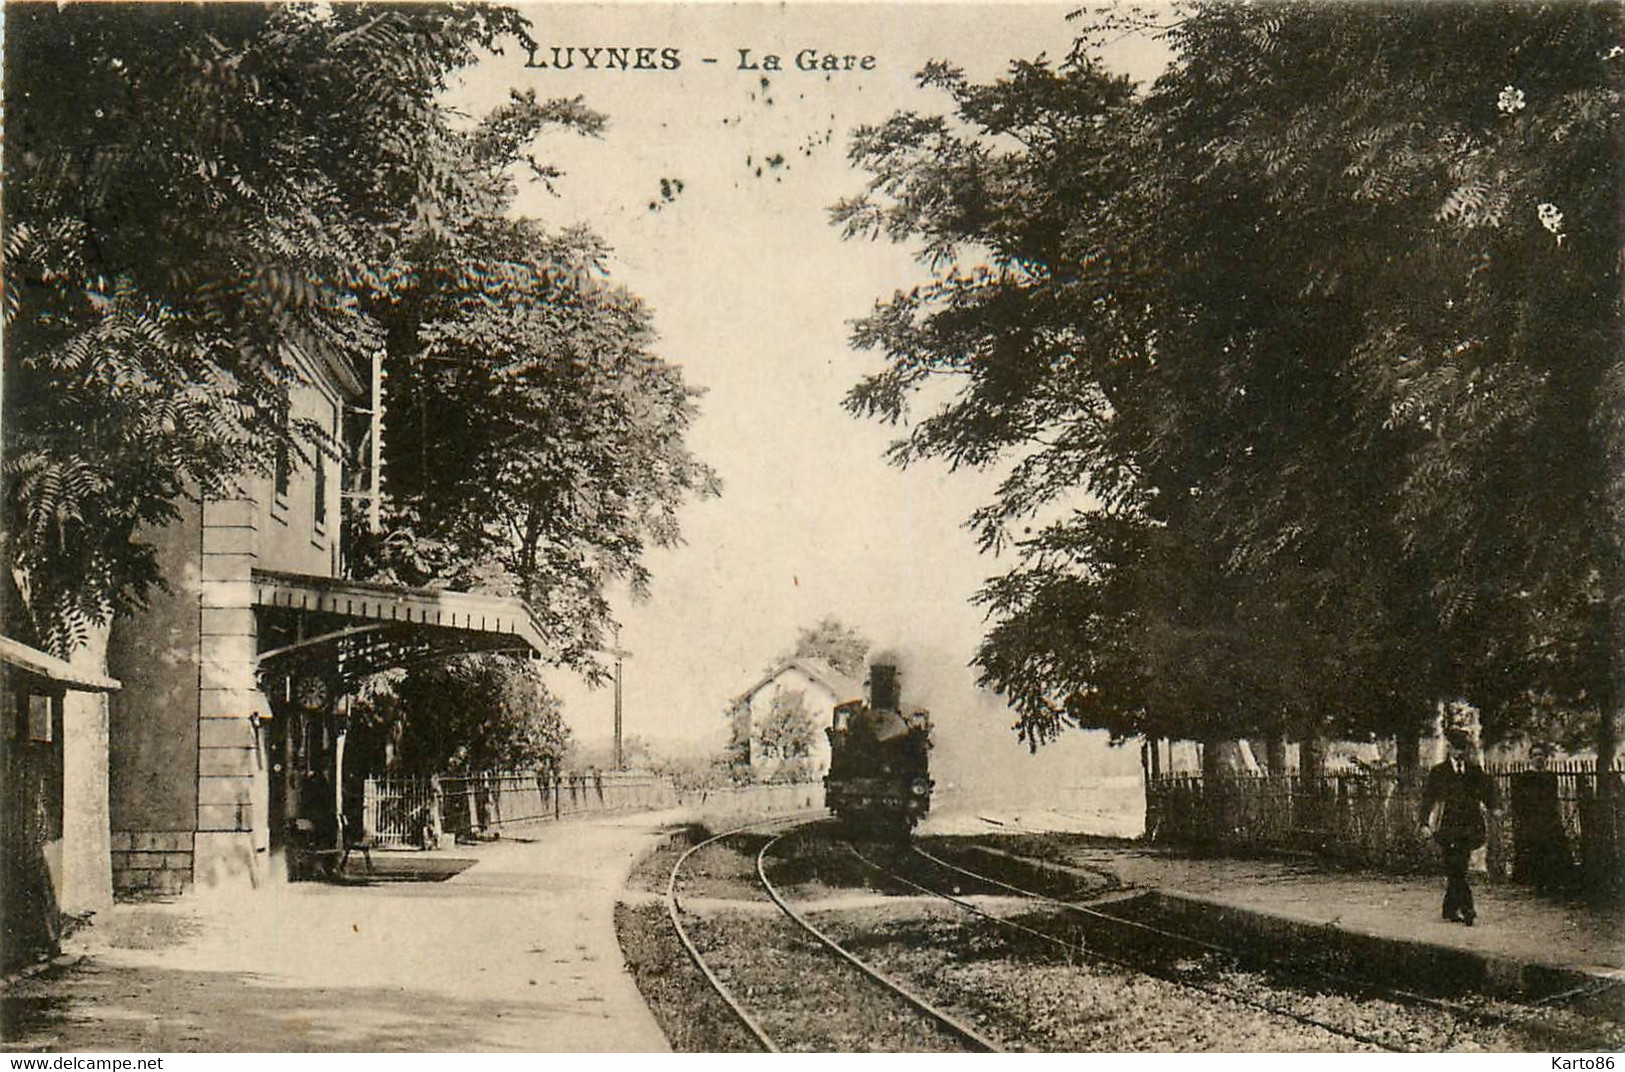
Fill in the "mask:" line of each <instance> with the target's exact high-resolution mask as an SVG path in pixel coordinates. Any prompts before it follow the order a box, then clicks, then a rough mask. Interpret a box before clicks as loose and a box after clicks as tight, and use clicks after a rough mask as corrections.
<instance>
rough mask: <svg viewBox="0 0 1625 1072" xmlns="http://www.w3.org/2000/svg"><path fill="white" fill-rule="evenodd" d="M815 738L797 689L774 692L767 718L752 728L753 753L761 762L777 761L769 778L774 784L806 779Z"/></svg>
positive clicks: (815, 732) (808, 713)
mask: <svg viewBox="0 0 1625 1072" xmlns="http://www.w3.org/2000/svg"><path fill="white" fill-rule="evenodd" d="M817 734H818V727H817V726H816V725H814V723H813V717H812V712H810V711H808V710H807V704H806V695H805V694H804V693H803V692H802V691H801V690H800V689H780V690H778V691H776V692H774V694H773V702H772V704H771V706H770V707H769V708H768V711H767V715H766V716H765V717H764V718H762V719H761V720H760V721H759V722H758V723H757V725H755V726H753V727H752V737H753V738H754V743H755V747H756V750H757V752H758V753H759V754H760V755H761V757H762V758H764V759H776V760H778V763H777V765H776V767H775V770H774V774H773V777H774V779H775V780H776V781H790V782H799V781H805V780H806V779H807V777H808V776H809V774H810V768H809V762H808V760H809V757H810V756H811V755H812V749H813V743H814V741H815V740H816V739H817ZM751 758H752V759H755V758H756V757H755V756H754V755H753V756H752V757H751Z"/></svg>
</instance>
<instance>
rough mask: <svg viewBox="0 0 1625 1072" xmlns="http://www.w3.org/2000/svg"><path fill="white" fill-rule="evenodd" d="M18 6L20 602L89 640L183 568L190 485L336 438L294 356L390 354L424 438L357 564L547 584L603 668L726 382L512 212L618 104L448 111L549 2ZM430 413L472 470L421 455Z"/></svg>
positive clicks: (521, 100)
mask: <svg viewBox="0 0 1625 1072" xmlns="http://www.w3.org/2000/svg"><path fill="white" fill-rule="evenodd" d="M13 15H14V17H13V18H11V19H8V25H7V30H8V32H7V34H6V62H7V76H8V77H7V89H8V92H7V99H6V104H7V119H8V159H7V187H8V189H7V212H6V221H5V235H4V248H5V301H6V304H5V308H4V313H5V325H6V347H5V355H6V357H5V360H6V370H5V392H6V394H5V399H4V402H5V407H6V422H5V442H4V451H5V475H6V478H7V485H6V495H5V513H4V520H3V526H4V528H3V543H4V548H5V553H6V558H7V565H8V566H9V567H10V569H9V572H10V573H11V574H12V577H11V578H10V579H11V580H12V581H14V582H15V586H16V590H17V591H16V596H17V600H18V602H19V603H20V604H21V609H22V610H24V611H25V612H26V613H25V614H22V615H18V614H13V615H11V616H10V617H9V618H8V624H7V628H8V629H11V630H13V631H17V630H19V629H20V628H21V625H20V620H21V619H26V620H27V621H28V623H29V624H31V625H32V631H33V632H34V633H35V634H36V635H37V636H38V637H39V638H40V639H41V640H42V642H44V643H45V644H47V646H49V647H51V648H53V649H54V650H57V651H59V652H62V653H67V652H69V651H71V650H72V649H73V648H75V646H76V645H78V644H80V643H81V642H82V641H83V640H85V639H86V638H87V637H89V636H91V634H92V630H93V629H98V628H99V629H100V630H101V632H100V634H99V635H101V636H103V637H104V636H105V626H106V623H107V622H108V621H109V620H110V619H111V618H112V617H113V616H114V615H117V614H121V613H127V612H129V611H132V610H134V609H136V608H137V607H139V606H140V604H141V602H142V599H143V597H144V594H145V593H146V592H147V591H148V590H149V589H150V588H151V586H152V585H154V584H157V583H161V578H159V577H158V575H157V569H156V563H155V561H154V558H153V552H152V548H151V547H150V546H149V545H148V544H147V543H146V542H145V540H144V534H145V533H147V532H149V531H150V530H152V529H154V528H156V527H160V526H162V525H164V524H165V523H167V522H169V521H170V520H172V519H174V518H175V517H176V516H177V504H178V503H179V502H181V501H183V500H184V499H185V498H188V497H191V498H199V497H202V498H208V497H217V496H225V495H230V494H233V493H235V492H236V491H237V489H238V487H239V485H240V483H241V482H242V480H243V479H244V478H245V477H247V476H249V475H251V474H253V473H255V472H261V473H264V472H265V471H266V469H267V468H268V466H269V465H270V460H271V459H274V458H276V457H277V456H278V455H279V453H283V452H284V451H287V452H291V454H292V455H293V456H294V457H295V458H302V459H305V460H308V459H309V458H310V457H312V456H313V455H314V453H316V452H320V451H330V450H333V449H335V447H336V444H334V443H332V442H331V441H330V440H329V439H328V438H327V436H326V435H325V433H323V432H322V431H321V430H320V429H317V428H315V427H313V426H301V425H298V424H294V425H290V424H289V422H288V421H287V419H286V418H287V412H288V388H289V383H290V380H291V378H292V377H293V376H294V375H295V373H294V372H293V371H292V366H291V365H290V364H289V363H288V362H286V361H285V360H284V357H285V355H286V354H287V352H288V351H289V349H291V348H298V349H301V350H304V351H305V352H307V353H309V354H311V355H312V356H313V357H319V356H321V355H323V354H331V355H335V356H337V357H340V358H345V359H349V360H351V361H354V362H356V363H357V364H358V365H362V366H364V365H365V363H366V362H367V361H369V360H370V359H371V357H372V356H373V354H375V353H376V352H378V351H379V349H380V348H383V349H384V350H386V351H387V357H386V365H387V367H388V370H389V373H390V377H391V378H390V402H391V404H392V405H393V406H395V407H397V412H396V417H397V419H399V420H402V421H405V422H408V423H406V424H405V426H404V427H403V428H402V431H403V432H404V433H405V434H404V435H403V436H402V437H401V438H399V439H397V440H395V441H394V446H393V448H392V452H391V459H390V460H391V461H392V462H404V463H407V464H406V467H405V468H403V469H402V470H400V471H399V472H398V473H397V476H398V477H399V487H398V490H399V495H398V497H397V500H396V503H395V505H394V508H393V515H392V517H391V521H392V523H393V535H395V536H396V537H397V539H396V540H395V542H393V543H390V544H387V545H385V546H382V547H379V546H373V547H363V548H360V550H361V552H362V553H361V554H360V555H359V556H357V558H356V559H355V564H356V565H357V567H358V568H360V569H362V570H363V571H365V572H368V573H369V574H370V575H372V576H379V577H387V576H388V575H390V574H391V572H393V573H395V574H397V575H400V576H403V577H408V578H409V579H411V580H413V581H414V582H421V583H449V582H457V583H465V584H473V585H479V586H482V587H486V588H490V589H496V590H499V591H506V592H511V593H513V594H518V595H522V596H525V597H526V598H529V599H531V600H533V601H534V603H535V605H536V609H537V610H539V611H540V612H541V614H542V617H543V619H544V622H545V623H546V625H547V626H548V630H549V633H550V639H551V640H553V641H554V642H555V645H556V647H557V649H558V652H559V655H560V659H561V661H564V662H566V663H571V664H575V665H585V666H588V667H589V668H590V667H591V666H592V664H591V662H590V656H589V654H588V653H589V652H590V650H591V649H592V648H594V647H596V646H597V643H596V630H597V628H598V626H599V624H600V623H602V622H603V621H604V620H605V619H606V618H607V615H608V610H607V605H606V603H605V601H604V597H603V591H602V589H603V587H604V585H605V584H606V583H608V581H609V580H611V579H613V578H625V579H627V580H629V581H630V582H631V584H632V586H633V588H634V590H637V589H639V588H641V587H642V586H643V585H644V584H645V583H646V580H647V578H646V574H645V572H644V570H643V567H642V565H641V563H640V555H641V552H642V550H643V547H644V546H645V544H646V543H649V542H653V543H656V544H670V543H672V542H674V541H675V540H676V539H677V528H676V520H675V510H676V506H677V503H678V501H679V500H680V498H681V497H682V496H683V495H685V494H687V493H688V492H690V491H699V492H702V493H704V492H710V491H714V490H715V481H714V477H713V476H712V475H711V474H710V471H709V470H707V469H705V468H704V467H703V466H701V465H699V463H697V462H696V461H695V460H694V459H693V458H692V457H690V456H689V455H688V453H687V452H686V450H685V449H684V448H683V446H682V443H681V437H682V436H683V434H684V433H685V432H686V430H687V427H688V425H689V423H690V422H691V421H692V418H693V413H694V409H693V404H694V397H695V393H694V392H693V391H692V390H691V389H690V388H688V387H687V386H686V385H685V384H684V383H683V381H682V378H681V376H680V374H679V372H678V370H676V369H675V368H674V367H672V366H670V365H669V364H667V363H664V362H662V361H660V360H659V359H658V358H656V357H654V356H653V355H651V354H650V353H649V352H648V346H649V345H650V341H651V332H650V330H649V325H648V317H647V313H646V312H645V311H644V310H643V309H642V307H641V306H640V305H639V303H638V302H637V300H636V299H635V298H633V297H631V296H629V295H627V294H625V293H623V292H620V291H615V290H611V289H610V288H609V287H608V286H607V285H604V283H603V281H602V279H601V275H602V273H601V271H600V268H601V264H600V262H601V250H600V248H599V246H598V244H597V242H596V240H595V239H593V238H592V237H591V236H589V235H587V234H586V233H584V232H580V231H572V232H565V233H562V234H552V233H548V232H545V231H543V230H542V229H541V228H540V227H539V226H538V225H536V224H535V223H534V222H530V221H524V220H515V219H510V218H509V215H508V213H509V210H510V209H511V207H512V203H513V196H514V192H515V189H516V181H517V179H516V176H517V174H519V173H520V172H522V171H525V170H528V172H529V173H530V175H531V177H532V178H533V179H536V180H538V181H543V182H551V181H553V180H554V179H556V178H557V177H558V174H557V172H556V171H555V170H553V169H551V168H549V167H547V166H546V165H545V164H542V163H540V162H538V161H537V160H536V158H535V157H534V155H533V154H532V148H531V146H532V143H533V141H534V140H535V138H536V137H537V136H538V135H539V134H540V133H541V132H543V131H545V130H548V129H570V130H575V131H579V132H583V133H587V134H591V133H595V132H596V131H597V130H599V129H600V128H601V127H602V124H603V118H602V117H601V116H598V115H596V114H595V113H592V112H590V111H589V110H587V109H586V108H584V107H583V106H582V105H581V104H580V102H579V101H569V100H556V101H539V100H537V98H536V97H535V95H534V94H533V93H531V94H515V95H514V96H513V97H512V98H511V99H510V100H509V101H508V102H507V103H506V104H505V105H503V106H502V107H499V108H497V109H496V110H495V111H494V112H493V113H492V114H490V115H488V116H486V117H483V119H481V120H480V121H479V122H477V123H475V124H472V125H470V124H468V123H466V122H464V121H463V120H462V118H461V117H458V116H455V115H453V114H451V113H450V112H448V111H447V110H446V109H445V108H444V107H442V106H441V105H440V104H439V103H438V97H439V96H440V94H441V93H442V91H443V90H445V89H446V87H447V85H448V81H449V79H450V78H451V76H452V75H453V74H454V73H455V72H456V71H458V70H459V69H461V68H463V67H465V66H467V65H468V64H470V63H473V62H474V61H475V60H476V59H477V58H478V57H479V56H480V55H481V54H484V53H489V52H492V51H499V50H500V45H501V43H502V42H503V41H504V40H505V39H509V38H518V39H519V40H521V41H528V40H529V38H528V36H527V33H526V26H527V23H526V22H525V20H524V19H523V18H522V17H521V16H519V15H518V14H517V13H515V12H513V11H511V10H509V9H506V8H500V7H488V6H485V5H482V4H419V5H391V6H382V5H369V4H343V5H336V6H331V7H329V6H327V5H284V4H276V5H251V4H232V5H214V6H204V7H196V8H163V9H152V10H149V9H146V8H141V7H139V6H136V5H88V4H87V5H63V6H55V7H53V6H49V5H39V6H34V7H29V8H26V9H18V11H17V12H14V13H13ZM437 391H445V392H446V401H448V402H449V403H451V404H452V405H451V406H450V407H449V408H448V407H447V406H437V405H436V404H434V403H432V402H430V401H428V400H429V399H431V398H432V397H433V395H434V393H435V392H437ZM457 406H460V407H462V408H460V409H457V408H456V407H457ZM487 421H489V423H488V424H487V423H486V422H487ZM414 423H415V424H416V431H419V432H421V433H423V435H422V439H421V440H420V441H419V442H418V443H417V444H416V445H417V448H418V450H420V451H421V452H424V453H423V454H422V457H429V456H430V455H429V453H427V452H431V451H438V452H439V453H437V454H435V455H433V456H434V457H435V459H436V463H435V464H436V465H437V466H440V465H444V466H445V468H446V471H445V472H444V473H436V474H430V475H428V476H425V477H424V478H423V479H415V478H414V475H413V470H412V468H411V466H410V463H411V462H415V461H419V460H420V459H419V458H413V457H410V452H411V449H412V439H411V435H412V432H411V431H410V429H412V428H413V424H414ZM476 434H478V435H481V436H483V439H482V440H481V441H480V442H478V443H476V444H474V446H476V447H478V448H479V454H478V457H477V458H475V457H473V453H474V452H473V451H470V450H467V449H465V448H466V447H468V446H469V443H468V440H469V438H471V437H472V436H474V435H476ZM459 459H463V460H467V461H469V462H470V465H471V466H472V468H457V467H455V466H454V465H453V464H452V463H453V462H454V461H456V460H459ZM485 486H489V487H491V488H492V491H491V493H490V494H487V495H481V496H473V495H470V494H469V491H470V489H471V488H482V487H485ZM512 524H517V525H518V526H520V528H519V531H518V532H517V533H514V532H509V531H508V530H507V528H506V526H509V525H512ZM352 532H353V526H352ZM414 542H416V543H417V546H416V547H415V548H406V547H405V545H410V544H412V543H414ZM97 647H98V650H97V651H95V652H93V653H92V658H93V660H94V661H96V662H99V663H104V662H105V652H104V651H102V650H100V649H101V647H103V645H98V646H97Z"/></svg>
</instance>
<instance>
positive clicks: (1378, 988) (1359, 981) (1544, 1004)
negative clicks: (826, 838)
mask: <svg viewBox="0 0 1625 1072" xmlns="http://www.w3.org/2000/svg"><path fill="white" fill-rule="evenodd" d="M911 851H912V852H914V853H916V854H917V855H919V856H921V857H923V858H924V859H926V860H928V861H931V862H932V863H934V864H936V865H938V866H940V867H945V868H947V869H949V870H951V871H955V872H957V873H959V874H962V875H965V876H967V877H974V878H975V879H976V880H977V881H980V882H987V883H991V884H993V885H995V886H1000V887H1002V888H1004V889H1007V890H1010V891H1012V892H1015V893H1018V894H1019V895H1021V896H1024V897H1029V898H1033V899H1035V900H1039V901H1042V902H1046V903H1048V904H1051V905H1054V906H1056V907H1058V908H1061V909H1063V910H1065V911H1067V912H1070V913H1076V914H1078V915H1081V916H1086V917H1089V918H1091V919H1093V920H1096V921H1099V922H1102V923H1106V924H1108V925H1114V926H1117V927H1120V928H1124V929H1126V930H1130V931H1135V932H1138V933H1140V934H1143V935H1149V936H1152V937H1154V938H1157V939H1161V940H1166V941H1171V942H1175V943H1179V944H1182V945H1184V946H1186V947H1189V948H1192V949H1197V950H1200V951H1202V952H1206V953H1213V954H1217V955H1219V956H1222V957H1224V958H1226V959H1228V960H1229V961H1230V962H1232V963H1234V964H1236V965H1237V966H1242V965H1248V964H1257V965H1259V966H1261V967H1264V968H1266V969H1267V970H1270V971H1274V972H1279V973H1281V974H1284V975H1287V976H1289V977H1293V978H1296V979H1301V980H1306V981H1310V982H1315V983H1325V984H1330V985H1331V986H1334V987H1339V988H1342V989H1344V990H1347V991H1350V992H1354V993H1358V994H1360V995H1362V996H1365V997H1376V998H1380V999H1383V1000H1386V1001H1390V1002H1393V1003H1395V1004H1401V1005H1408V1006H1412V1007H1414V1008H1418V1009H1425V1010H1427V1011H1429V1012H1433V1013H1438V1014H1440V1015H1443V1016H1450V1017H1455V1018H1458V1019H1462V1020H1467V1021H1470V1022H1472V1023H1475V1024H1478V1025H1481V1026H1484V1027H1491V1028H1512V1029H1517V1030H1528V1029H1531V1028H1538V1027H1539V1025H1538V1023H1533V1022H1532V1021H1533V1020H1535V1019H1536V1018H1538V1017H1540V1016H1541V1015H1542V1014H1543V1013H1544V1012H1546V1011H1548V1010H1550V1009H1552V1008H1554V1007H1557V1006H1561V1005H1562V1004H1564V1003H1566V1002H1569V1001H1573V1000H1575V999H1578V998H1586V997H1594V996H1596V995H1597V994H1600V993H1603V992H1605V991H1607V990H1609V989H1612V988H1615V987H1618V986H1619V985H1621V981H1620V980H1610V981H1606V982H1603V983H1599V984H1595V985H1593V986H1590V987H1581V988H1576V989H1573V990H1570V991H1566V992H1564V993H1560V994H1554V995H1551V996H1549V997H1547V998H1543V999H1539V1000H1536V1001H1533V1002H1529V1003H1528V1004H1526V1005H1524V1006H1522V1007H1521V1014H1520V1015H1506V1014H1502V1013H1497V1012H1493V1011H1490V1010H1488V1009H1482V1008H1474V1007H1471V1006H1468V1005H1463V1004H1461V1003H1459V1002H1455V1001H1449V1000H1445V999H1441V998H1436V997H1430V996H1428V995H1426V994H1420V993H1417V992H1416V991H1414V990H1409V989H1406V988H1404V987H1399V986H1393V985H1389V984H1384V983H1379V982H1375V981H1373V980H1371V979H1366V978H1356V977H1354V976H1350V975H1348V974H1346V973H1344V972H1339V971H1334V970H1329V969H1327V968H1324V967H1316V966H1313V965H1307V964H1303V963H1300V962H1287V961H1283V960H1279V959H1275V958H1261V957H1259V956H1258V954H1257V953H1256V952H1255V951H1251V950H1243V949H1238V948H1236V947H1234V946H1228V945H1225V944H1223V943H1218V942H1212V941H1209V940H1207V939H1205V938H1198V937H1195V936H1194V935H1190V934H1186V933H1184V932H1181V931H1177V930H1172V929H1170V928H1168V927H1159V926H1155V925H1153V924H1149V923H1145V922H1142V921H1140V920H1133V919H1124V918H1122V917H1121V916H1117V915H1114V914H1112V913H1111V912H1109V911H1104V910H1102V909H1101V908H1097V907H1094V906H1091V905H1087V904H1077V903H1075V902H1066V901H1059V900H1056V899H1055V898H1052V897H1047V896H1045V895H1043V894H1040V893H1034V892H1032V891H1030V890H1026V889H1022V888H1020V887H1017V886H1012V885H1010V884H1008V883H1005V882H1001V881H1000V880H998V879H996V878H993V877H991V876H988V875H983V874H980V873H978V872H976V871H974V870H972V869H968V868H963V867H959V866H958V865H956V864H953V863H951V862H949V861H947V860H943V859H940V858H939V857H937V856H934V855H932V854H931V853H928V852H926V851H925V850H923V849H921V848H919V847H918V846H911ZM997 855H1000V856H1004V857H1006V858H1008V859H1012V860H1016V861H1018V862H1021V863H1023V864H1026V865H1028V866H1031V867H1035V868H1042V867H1045V866H1047V864H1046V862H1045V861H1042V860H1038V859H1035V858H1033V857H1027V856H1022V855H1020V854H1019V853H1011V852H1006V851H1000V852H999V853H998V854H997ZM1081 869H1082V870H1086V871H1089V872H1092V873H1095V874H1101V875H1110V874H1111V872H1109V871H1108V870H1107V869H1104V868H1100V867H1094V866H1087V865H1086V866H1084V867H1082V868H1081ZM1551 1041H1552V1046H1551V1048H1554V1049H1561V1048H1564V1046H1565V1045H1567V1046H1568V1047H1569V1048H1574V1044H1575V1040H1574V1039H1561V1040H1558V1039H1554V1040H1551ZM1581 1042H1582V1043H1594V1044H1595V1045H1586V1044H1583V1045H1581V1046H1580V1047H1579V1048H1581V1049H1597V1050H1599V1051H1600V1050H1609V1049H1613V1048H1615V1047H1616V1046H1617V1045H1618V1039H1617V1038H1611V1037H1608V1036H1606V1035H1599V1036H1598V1037H1597V1038H1596V1039H1592V1040H1581Z"/></svg>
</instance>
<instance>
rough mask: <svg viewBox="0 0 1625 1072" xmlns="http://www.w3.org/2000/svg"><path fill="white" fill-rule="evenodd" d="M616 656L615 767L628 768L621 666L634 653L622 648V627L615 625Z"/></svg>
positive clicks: (611, 650) (618, 768)
mask: <svg viewBox="0 0 1625 1072" xmlns="http://www.w3.org/2000/svg"><path fill="white" fill-rule="evenodd" d="M609 653H610V654H611V655H613V656H615V769H616V770H625V769H626V758H625V755H624V753H623V752H622V751H621V667H622V660H624V659H627V658H629V657H630V656H631V655H632V653H631V652H629V651H624V650H622V648H621V627H620V626H618V625H617V626H616V627H615V646H614V647H613V648H611V649H610V652H609Z"/></svg>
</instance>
